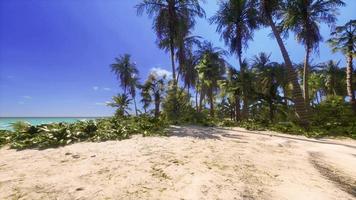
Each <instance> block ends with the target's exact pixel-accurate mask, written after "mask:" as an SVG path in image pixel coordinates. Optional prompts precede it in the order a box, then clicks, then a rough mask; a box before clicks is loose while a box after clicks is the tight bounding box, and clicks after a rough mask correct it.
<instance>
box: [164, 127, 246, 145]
mask: <svg viewBox="0 0 356 200" xmlns="http://www.w3.org/2000/svg"><path fill="white" fill-rule="evenodd" d="M168 136H176V137H192V138H198V139H204V140H205V139H214V140H221V139H222V138H230V139H235V140H242V139H244V136H242V135H240V134H230V133H228V132H227V131H226V130H224V129H221V128H216V127H200V126H171V127H170V128H169V134H168ZM241 143H246V142H242V141H241Z"/></svg>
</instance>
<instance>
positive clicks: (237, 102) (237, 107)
mask: <svg viewBox="0 0 356 200" xmlns="http://www.w3.org/2000/svg"><path fill="white" fill-rule="evenodd" d="M235 120H236V121H237V122H238V121H240V96H239V95H235Z"/></svg>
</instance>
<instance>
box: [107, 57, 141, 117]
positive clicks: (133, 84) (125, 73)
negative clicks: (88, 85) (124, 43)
mask: <svg viewBox="0 0 356 200" xmlns="http://www.w3.org/2000/svg"><path fill="white" fill-rule="evenodd" d="M111 71H112V72H114V73H115V74H116V76H117V79H118V80H119V82H120V86H121V87H122V89H123V90H124V94H125V95H127V93H130V95H131V97H132V99H134V103H135V112H136V115H137V105H136V100H135V97H136V88H137V85H138V69H137V67H136V64H135V63H133V62H131V56H130V55H129V54H125V55H122V56H119V57H118V58H115V63H113V64H111Z"/></svg>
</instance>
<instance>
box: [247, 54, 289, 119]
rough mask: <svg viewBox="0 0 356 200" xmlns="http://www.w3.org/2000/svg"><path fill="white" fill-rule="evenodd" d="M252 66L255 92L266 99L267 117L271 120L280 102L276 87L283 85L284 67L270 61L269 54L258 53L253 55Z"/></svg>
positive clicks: (280, 98)
mask: <svg viewBox="0 0 356 200" xmlns="http://www.w3.org/2000/svg"><path fill="white" fill-rule="evenodd" d="M252 68H253V70H254V71H255V74H256V75H257V82H258V83H259V84H258V85H256V86H257V93H258V94H259V98H260V99H264V100H266V101H267V103H268V106H269V118H270V121H271V122H273V120H274V116H275V112H276V104H278V103H282V97H280V95H279V92H278V88H279V87H282V86H283V80H284V71H285V70H284V68H283V66H282V65H280V64H278V63H275V62H270V55H267V54H266V53H260V54H259V55H258V56H255V58H254V60H253V64H252Z"/></svg>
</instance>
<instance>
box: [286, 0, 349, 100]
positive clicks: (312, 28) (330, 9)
mask: <svg viewBox="0 0 356 200" xmlns="http://www.w3.org/2000/svg"><path fill="white" fill-rule="evenodd" d="M343 5H344V2H343V1H341V0H289V1H286V4H285V5H284V9H283V11H282V12H283V17H282V22H281V25H282V29H283V31H289V30H291V31H292V32H294V33H295V35H296V39H297V41H298V42H299V43H301V44H303V45H304V47H305V52H306V53H305V59H304V67H303V93H304V94H303V96H304V99H305V103H306V105H307V106H308V105H309V103H310V101H309V90H308V78H309V71H310V69H309V68H310V67H309V57H310V53H311V52H312V51H313V50H315V51H317V50H318V47H319V43H320V41H322V36H321V35H320V29H319V26H320V24H321V23H326V24H327V25H329V26H331V25H333V24H334V23H335V21H336V14H337V13H336V11H337V8H338V6H343Z"/></svg>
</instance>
